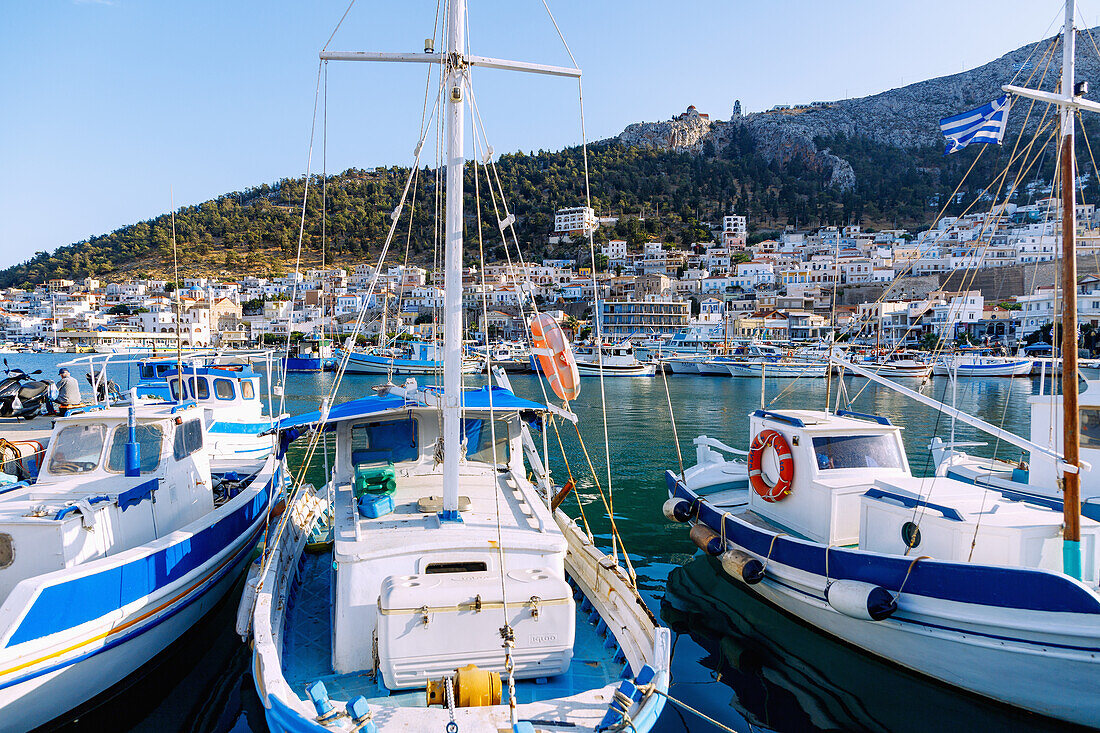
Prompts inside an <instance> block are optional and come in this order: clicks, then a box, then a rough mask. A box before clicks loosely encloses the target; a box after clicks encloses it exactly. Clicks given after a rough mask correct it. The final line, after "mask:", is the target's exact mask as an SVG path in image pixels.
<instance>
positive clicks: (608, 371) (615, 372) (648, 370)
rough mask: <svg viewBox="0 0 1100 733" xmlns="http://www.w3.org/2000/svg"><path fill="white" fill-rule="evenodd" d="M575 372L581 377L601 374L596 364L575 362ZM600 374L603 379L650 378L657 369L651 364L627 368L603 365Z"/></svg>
mask: <svg viewBox="0 0 1100 733" xmlns="http://www.w3.org/2000/svg"><path fill="white" fill-rule="evenodd" d="M577 372H578V373H579V374H580V375H581V376H582V377H598V376H600V374H601V368H600V366H599V365H598V364H582V363H581V362H577ZM602 373H603V376H605V377H652V376H654V375H655V374H656V373H657V367H656V366H654V365H653V364H631V365H629V366H614V365H611V364H604V365H603V369H602Z"/></svg>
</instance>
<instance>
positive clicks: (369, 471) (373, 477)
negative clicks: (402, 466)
mask: <svg viewBox="0 0 1100 733" xmlns="http://www.w3.org/2000/svg"><path fill="white" fill-rule="evenodd" d="M396 490H397V473H396V472H395V471H394V469H393V464H392V463H390V464H389V465H386V466H371V465H366V464H361V465H358V466H356V467H355V496H356V497H360V496H363V495H364V494H375V495H381V494H386V495H388V494H392V493H393V492H394V491H396Z"/></svg>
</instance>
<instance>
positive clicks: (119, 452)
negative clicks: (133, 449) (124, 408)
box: [107, 425, 164, 473]
mask: <svg viewBox="0 0 1100 733" xmlns="http://www.w3.org/2000/svg"><path fill="white" fill-rule="evenodd" d="M134 437H136V438H137V444H138V446H139V451H140V454H141V462H140V463H138V468H140V469H141V472H142V473H151V472H152V471H155V470H157V466H158V465H160V448H161V446H162V445H164V431H163V430H161V429H160V426H159V425H138V426H137V427H136V428H135V429H134ZM129 440H130V428H129V426H127V425H119V426H118V427H117V428H115V434H114V436H113V437H112V438H111V450H110V451H109V452H108V453H107V470H108V471H113V472H114V473H122V472H123V471H125V470H126V443H127V442H129Z"/></svg>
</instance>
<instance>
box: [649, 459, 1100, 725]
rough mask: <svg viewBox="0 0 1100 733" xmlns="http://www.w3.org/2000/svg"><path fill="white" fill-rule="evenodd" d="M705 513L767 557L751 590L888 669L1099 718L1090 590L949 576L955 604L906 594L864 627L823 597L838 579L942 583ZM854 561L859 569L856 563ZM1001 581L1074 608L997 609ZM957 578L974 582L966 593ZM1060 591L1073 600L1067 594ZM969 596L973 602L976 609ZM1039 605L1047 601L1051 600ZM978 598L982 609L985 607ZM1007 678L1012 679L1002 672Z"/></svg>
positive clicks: (1098, 618)
mask: <svg viewBox="0 0 1100 733" xmlns="http://www.w3.org/2000/svg"><path fill="white" fill-rule="evenodd" d="M666 480H667V482H668V486H669V494H670V496H673V497H678V498H682V499H685V500H687V501H689V502H696V501H699V497H698V496H697V495H696V494H695V493H694V492H692V491H690V490H688V489H687V488H686V487H684V486H683V485H682V484H680V483H679V482H678V481H677V480H676V478H675V476H674V475H673V474H671V473H669V474H667V475H666ZM697 512H698V514H697V517H698V521H701V522H702V523H704V524H706V525H707V526H708V527H711V529H713V530H715V531H716V532H720V531H722V528H723V526H724V527H725V536H726V537H727V538H729V539H728V546H729V547H730V548H731V549H739V550H742V551H745V552H748V553H750V554H753V555H754V556H758V557H761V559H765V560H766V567H767V570H766V575H765V577H764V579H763V580H762V581H760V582H759V583H757V584H755V585H750V586H748V587H749V588H750V589H751V590H752V591H753V592H755V593H757V594H758V595H759V596H760V597H762V598H764V599H765V600H767V601H768V602H770V603H772V604H774V605H776V606H778V607H779V608H781V609H783V610H784V611H786V612H787V613H789V614H791V615H793V616H795V617H797V618H799V619H801V620H802V621H803V622H805V623H807V624H809V625H811V626H812V627H814V628H816V629H818V630H820V631H821V632H824V633H827V634H829V635H831V636H833V637H835V638H838V639H840V640H842V641H844V642H847V643H849V644H852V645H853V646H856V647H858V648H860V649H862V650H864V651H866V652H869V653H871V654H874V655H876V656H879V657H882V658H883V659H885V660H887V661H888V662H892V663H895V664H899V665H901V666H903V667H907V668H909V669H911V670H914V671H916V672H918V673H920V674H923V675H925V676H928V677H931V678H933V679H936V680H939V681H941V682H945V683H947V684H950V685H953V686H955V687H958V688H961V689H964V690H968V691H970V692H973V693H976V694H979V695H982V696H984V697H987V698H990V699H993V700H997V701H1000V702H1003V703H1007V704H1009V705H1013V706H1016V707H1020V708H1023V709H1025V710H1029V711H1034V712H1037V713H1040V714H1042V715H1046V716H1049V717H1052V718H1056V719H1059V720H1064V721H1068V722H1072V723H1078V724H1083V725H1093V726H1094V725H1096V723H1097V721H1100V698H1098V697H1097V696H1096V695H1095V690H1096V689H1097V686H1098V685H1100V664H1098V663H1097V656H1098V653H1100V614H1098V613H1097V612H1096V610H1095V608H1084V606H1087V605H1088V604H1087V603H1082V600H1083V599H1082V598H1081V591H1083V590H1084V587H1083V586H1081V585H1080V583H1076V582H1075V581H1070V580H1068V579H1065V578H1062V577H1057V576H1056V577H1051V576H1052V575H1053V574H1050V573H1047V572H1045V571H1041V572H1036V571H1018V570H1015V569H1012V568H999V567H985V566H968V565H964V566H963V567H961V568H952V567H947V568H946V570H947V572H945V574H944V575H942V576H940V583H939V584H940V585H942V587H945V588H949V589H950V592H951V593H952V594H954V596H955V597H950V596H949V597H939V596H937V595H936V594H935V593H934V592H926V593H918V592H899V593H898V611H897V612H895V613H894V614H893V615H892V616H890V617H889V618H886V619H884V620H881V621H871V620H868V619H860V618H856V617H854V616H850V615H846V614H844V613H841V612H839V611H837V610H835V609H834V608H833V607H832V606H831V605H830V604H829V602H828V600H826V597H825V588H826V587H827V586H828V585H829V584H830V583H831V582H835V581H836V580H839V579H846V578H849V577H851V576H852V575H861V576H862V577H856V578H852V579H856V580H860V581H863V582H872V583H873V582H875V581H880V580H881V576H882V575H883V568H887V566H890V567H888V574H889V575H891V576H893V575H897V577H896V578H892V583H893V584H894V585H895V586H896V585H897V584H898V583H905V582H908V587H909V588H914V589H916V590H926V591H930V590H931V589H933V588H935V587H937V585H938V584H937V582H936V581H935V580H932V582H931V583H930V582H929V581H928V580H925V579H924V578H920V579H918V575H917V572H914V573H913V575H912V577H910V576H909V573H907V572H906V569H905V568H906V565H909V566H910V570H912V567H911V565H912V564H915V563H914V559H913V558H907V557H906V558H902V557H894V556H881V555H875V554H874V553H860V552H856V551H851V550H847V549H843V548H822V546H819V545H816V544H814V543H810V542H805V541H802V540H793V539H789V538H786V537H782V536H781V535H779V534H777V533H775V532H769V531H767V530H765V529H762V528H760V527H757V526H755V525H753V524H750V523H748V522H745V521H742V520H740V519H738V518H737V517H736V516H729V515H727V516H723V514H722V513H720V512H719V511H717V510H716V509H714V508H712V507H710V506H709V505H707V504H706V502H705V500H702V501H699V508H698V509H697ZM822 550H823V551H824V553H827V554H826V557H828V558H829V560H830V564H831V565H832V570H831V571H828V570H825V568H827V567H829V566H828V565H822V564H821V562H820V560H821V552H822ZM853 559H854V560H856V562H854V563H853V562H850V561H851V560H853ZM933 563H935V564H936V565H937V566H940V567H945V566H954V565H957V564H953V563H938V562H937V561H934V560H926V561H924V563H922V565H923V566H924V567H925V568H928V567H929V566H930V565H931V564H933ZM878 565H881V567H876V566H878ZM918 567H920V566H918ZM899 570H900V573H899V572H897V571H899ZM918 572H920V571H918ZM1002 575H1003V576H1004V578H1003V579H1002V580H1003V582H1005V583H1006V584H1007V583H1013V582H1014V581H1015V582H1016V583H1017V584H1018V583H1019V582H1020V581H1024V582H1029V581H1036V582H1039V583H1042V584H1044V585H1045V586H1046V587H1047V588H1048V589H1052V590H1053V591H1054V592H1055V593H1056V594H1058V595H1060V597H1061V598H1062V599H1064V600H1065V601H1066V605H1065V606H1060V605H1058V604H1054V603H1051V604H1049V606H1047V605H1045V604H1044V603H1043V602H1042V601H1040V602H1039V603H1038V604H1036V608H1033V609H1026V608H1016V607H1011V606H1010V605H1009V604H1008V603H1006V602H1003V599H1002V602H1001V603H1000V604H999V605H998V604H997V603H991V602H989V601H990V600H991V599H995V598H996V595H997V592H998V591H997V590H995V588H993V587H992V586H993V583H991V582H990V581H991V580H997V579H999V578H1001V576H1002ZM876 576H878V577H876ZM1009 576H1013V577H1011V578H1010V577H1009ZM903 578H905V580H903ZM959 580H965V581H967V582H968V583H969V584H970V585H969V586H968V587H967V586H966V585H965V583H963V584H960V583H959V582H958V581H959ZM730 582H737V581H735V580H732V579H731V580H730ZM884 585H885V584H884ZM1073 585H1076V586H1078V587H1071V586H1073ZM888 590H889V588H888ZM902 591H905V587H904V586H903V587H902ZM1063 592H1064V593H1065V595H1061V593H1063ZM968 595H971V596H973V597H974V599H975V600H974V601H968V599H967V596H968ZM1041 597H1043V598H1046V597H1048V596H1047V595H1046V594H1045V593H1044V594H1043V596H1041ZM979 598H984V599H985V600H984V601H981V602H979V601H978V599H979ZM1093 606H1095V600H1093ZM1006 670H1011V673H1010V674H1006Z"/></svg>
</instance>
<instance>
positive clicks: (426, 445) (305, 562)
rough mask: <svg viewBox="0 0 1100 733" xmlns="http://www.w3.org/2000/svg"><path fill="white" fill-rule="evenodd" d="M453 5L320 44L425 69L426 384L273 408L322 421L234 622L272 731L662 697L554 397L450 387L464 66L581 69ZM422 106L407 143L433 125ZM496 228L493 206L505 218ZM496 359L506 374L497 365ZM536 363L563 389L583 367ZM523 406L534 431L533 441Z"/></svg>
mask: <svg viewBox="0 0 1100 733" xmlns="http://www.w3.org/2000/svg"><path fill="white" fill-rule="evenodd" d="M465 23H466V4H465V2H464V0H452V2H451V3H450V4H449V5H448V6H447V12H446V32H445V34H444V35H445V37H446V52H445V53H442V54H441V53H436V52H435V51H434V50H432V49H433V48H434V41H433V40H431V39H429V41H428V42H427V43H426V44H425V45H426V46H427V47H428V51H427V52H426V53H424V54H407V53H401V54H379V53H342V52H327V51H323V52H322V54H321V58H322V59H323V60H340V59H358V60H374V61H382V60H395V61H406V62H424V63H426V64H428V65H429V66H428V68H429V74H431V73H432V71H431V70H432V69H438V70H439V72H440V75H441V77H442V78H441V79H440V80H439V82H440V83H439V86H438V87H437V88H436V92H437V100H438V110H439V113H440V114H441V115H443V116H444V118H445V130H446V131H445V133H444V135H443V140H442V144H443V145H444V146H445V150H443V151H440V160H441V165H445V166H446V176H445V180H446V184H447V185H446V202H447V205H446V208H445V217H446V225H445V232H446V235H445V237H444V239H443V242H444V243H445V253H444V257H445V278H444V282H445V286H444V307H443V308H442V311H441V314H442V317H443V324H442V326H443V334H444V339H443V347H442V354H441V357H442V367H443V369H442V376H443V386H442V389H440V388H438V387H428V388H421V387H419V386H418V385H417V383H416V381H415V380H413V379H409V380H407V381H406V382H405V383H404V385H402V386H394V385H385V386H383V387H380V388H378V389H377V393H376V394H372V395H370V396H366V397H361V398H359V399H355V400H352V401H350V402H345V403H343V404H338V405H335V406H331V402H330V401H329V400H330V398H331V395H330V396H329V397H327V398H326V399H325V400H324V401H323V402H322V405H321V409H320V410H319V411H317V412H315V413H311V414H308V415H303V416H300V417H297V418H291V419H287V420H285V421H283V422H281V423H280V425H279V427H278V432H279V435H280V445H281V446H283V447H284V449H285V446H286V445H287V444H288V443H289V442H290V441H292V440H294V439H295V438H302V439H308V441H309V445H308V447H307V449H306V450H307V453H309V452H310V451H312V450H314V449H317V448H318V446H319V442H320V441H321V440H322V439H323V440H324V441H325V446H326V448H325V452H326V456H330V457H331V464H330V465H331V471H330V473H329V475H328V477H327V482H326V485H325V486H324V487H323V488H322V489H321V490H319V491H313V490H311V488H310V487H308V485H304V484H302V483H301V482H299V483H298V485H297V487H296V489H295V490H296V494H295V498H294V499H293V500H292V501H291V502H290V505H289V507H288V511H287V512H286V514H285V515H284V516H285V520H284V521H283V522H282V523H281V524H280V525H279V526H278V527H276V528H273V530H272V532H271V533H270V535H269V541H268V544H267V547H266V553H265V555H264V556H263V557H262V558H261V559H260V561H259V562H258V563H257V564H256V565H255V566H254V575H253V576H252V578H251V580H250V581H249V583H248V585H247V590H246V592H245V594H244V597H243V599H242V604H241V612H240V615H239V617H238V630H239V631H241V632H242V633H243V634H248V632H249V631H250V630H251V633H252V640H253V649H254V663H253V667H252V674H253V679H254V681H255V684H256V689H257V692H258V693H259V696H260V699H261V701H262V703H263V705H264V710H265V715H266V720H267V725H268V727H269V728H270V729H271V730H273V731H317V730H328V731H346V732H347V733H350V732H351V731H358V730H370V731H378V732H379V733H388V732H389V731H436V730H450V731H457V730H463V731H500V730H507V731H512V732H513V733H524V732H527V733H531V732H533V731H536V730H539V731H549V730H577V731H595V730H615V729H618V730H625V729H630V730H634V731H639V732H644V731H648V730H650V728H651V727H652V726H653V724H654V722H655V721H656V718H657V715H658V714H659V713H660V711H661V709H662V707H663V704H664V700H665V697H664V696H665V695H666V694H667V685H668V670H669V657H670V646H671V645H670V635H669V632H668V630H667V629H663V628H660V627H659V626H658V625H657V623H656V621H655V620H654V618H653V617H652V615H651V614H650V613H649V611H648V609H647V608H646V607H645V604H644V602H643V601H642V600H641V597H640V596H639V595H638V592H637V590H636V588H635V585H634V581H633V578H632V575H631V574H630V573H629V572H628V571H627V570H626V569H624V568H623V566H621V565H620V564H619V563H620V559H619V558H620V555H619V554H618V553H617V552H613V553H612V554H611V555H608V554H605V553H604V552H603V551H601V550H599V549H598V548H597V547H596V545H595V544H594V542H593V539H592V537H591V536H590V535H588V534H587V533H586V532H585V531H583V530H581V529H580V528H579V527H578V526H577V524H576V523H575V522H574V521H573V520H571V519H570V518H569V517H568V516H567V515H566V514H565V513H564V512H563V511H562V510H561V509H560V508H555V506H556V505H555V504H554V501H553V499H554V496H555V494H554V491H553V486H552V484H551V481H550V476H549V473H548V471H547V468H546V467H547V465H548V464H547V458H548V455H547V452H546V451H547V440H546V430H547V422H548V421H549V420H551V419H554V416H555V415H558V416H563V415H564V416H566V417H567V418H568V416H570V415H571V413H567V412H566V411H565V410H564V409H563V408H557V407H555V408H554V411H553V412H551V410H550V408H548V407H547V406H544V405H542V404H539V403H536V402H531V401H529V400H525V399H521V398H519V397H516V396H515V395H514V394H513V393H512V392H511V391H510V390H509V389H507V388H505V387H501V386H494V387H490V386H489V385H485V386H484V387H482V388H481V389H474V390H466V391H463V389H462V379H461V372H462V368H461V364H462V349H463V344H462V342H461V332H462V320H463V309H462V229H463V176H462V170H463V165H464V163H465V158H464V153H463V147H462V144H463V126H462V123H463V119H464V105H465V102H466V99H467V97H472V96H473V87H472V85H471V83H470V68H471V67H472V66H486V67H490V68H503V69H514V70H520V71H541V72H543V73H549V74H560V75H565V76H571V77H577V76H579V73H580V72H579V70H576V69H562V68H558V67H545V66H542V65H537V64H526V63H523V64H519V63H516V62H510V61H501V60H496V59H486V58H484V57H479V56H470V55H468V54H467V52H466V49H465V45H466V44H465ZM430 108H431V107H430V105H429V109H430ZM423 122H424V124H423V125H422V130H423V132H422V137H421V138H420V144H418V145H417V146H416V155H417V156H419V154H420V151H421V148H422V144H423V142H424V139H425V138H424V136H426V135H428V134H429V133H430V132H431V131H432V130H433V129H434V128H435V125H434V124H433V123H432V120H431V119H430V118H429V119H426V120H424V121H423ZM477 139H478V138H477V137H476V134H475V141H476V140H477ZM418 165H419V163H418V161H417V162H414V164H413V165H412V170H414V171H415V170H416V169H417V168H418ZM409 175H410V176H411V175H412V172H410V174H409ZM408 180H410V181H411V178H410V179H408ZM405 191H406V192H407V191H408V186H406V188H405ZM499 195H501V196H502V195H503V192H499ZM403 204H404V198H403V199H402V201H401V202H399V204H398V210H400V209H401V206H402V205H403ZM394 218H395V220H396V218H397V217H396V216H395V217H394ZM509 226H510V223H509V222H508V221H507V218H506V221H505V222H504V223H502V225H501V228H502V230H507V229H508V227H509ZM478 227H479V228H478V229H477V231H480V224H479V225H478ZM509 234H511V232H509ZM390 236H391V237H392V229H391V235H390ZM387 244H388V241H387ZM383 251H385V247H384V248H383ZM378 269H379V270H380V269H381V263H380V266H379V268H378ZM531 330H532V333H533V335H534V338H535V341H534V343H533V345H532V348H533V350H535V351H536V353H537V354H538V358H539V361H540V366H541V370H542V372H543V373H544V374H546V373H551V374H553V375H555V376H556V375H557V374H558V368H559V367H565V368H566V369H565V371H566V373H568V374H570V375H576V369H575V365H574V364H572V362H571V352H570V351H569V347H568V342H567V341H566V340H565V339H564V336H563V335H562V334H561V331H560V329H559V328H558V326H557V324H556V323H555V322H554V321H553V319H551V318H549V317H548V316H546V315H545V314H540V315H536V316H535V317H534V318H532V320H531ZM349 357H350V355H345V359H346V360H348V361H350V358H349ZM339 375H340V373H339V371H338V372H337V378H339ZM492 377H495V378H496V379H497V380H498V382H499V383H502V384H504V385H507V377H506V375H505V373H504V371H503V370H498V371H497V372H495V373H494V374H493V375H490V376H489V377H488V378H489V379H491V378H492ZM548 381H549V382H550V385H551V387H552V388H553V390H554V392H555V393H556V394H558V396H559V397H561V398H562V399H563V401H566V403H567V397H568V396H569V395H570V394H573V395H574V396H575V388H576V387H577V386H579V384H572V385H566V386H568V387H571V388H573V391H568V390H566V389H565V388H563V383H562V382H561V381H560V380H558V381H555V380H554V379H549V380H548ZM532 421H533V422H535V423H537V424H538V425H540V426H541V427H542V430H543V451H542V455H541V456H540V454H539V452H538V450H537V449H536V447H535V442H534V440H533V439H532V437H531V434H530V432H529V429H528V423H530V422H532ZM329 437H332V438H334V439H335V452H334V453H332V454H331V455H330V454H329V453H328V450H327V445H328V438H329ZM524 459H526V464H525V461H524ZM529 471H530V475H531V476H532V479H529V478H528V475H529V473H528V472H529ZM532 480H535V481H537V482H538V485H537V486H536V485H535V484H534V483H532ZM570 487H571V484H566V487H565V488H566V489H567V490H568V489H569V488H570ZM608 489H609V490H610V487H608ZM557 496H558V497H559V498H560V497H561V496H563V495H562V494H559V495H557ZM322 516H324V517H327V518H329V519H330V520H331V521H332V522H333V542H332V546H331V548H329V549H327V550H325V551H322V552H320V553H317V554H311V555H306V554H303V548H304V545H305V543H306V542H307V541H308V538H309V536H310V532H311V531H312V529H313V527H314V525H315V523H316V520H317V519H318V518H319V517H322ZM611 521H612V523H613V522H614V518H613V517H612V520H611ZM621 557H622V558H623V559H625V560H627V561H628V560H629V558H628V557H627V556H626V555H625V554H624V555H622V556H621Z"/></svg>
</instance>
